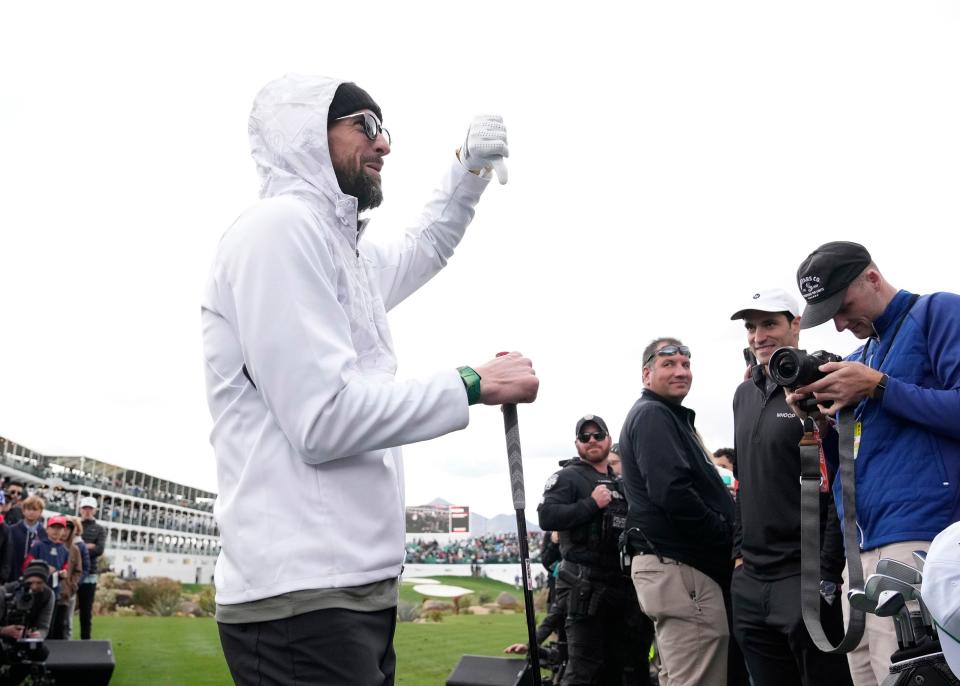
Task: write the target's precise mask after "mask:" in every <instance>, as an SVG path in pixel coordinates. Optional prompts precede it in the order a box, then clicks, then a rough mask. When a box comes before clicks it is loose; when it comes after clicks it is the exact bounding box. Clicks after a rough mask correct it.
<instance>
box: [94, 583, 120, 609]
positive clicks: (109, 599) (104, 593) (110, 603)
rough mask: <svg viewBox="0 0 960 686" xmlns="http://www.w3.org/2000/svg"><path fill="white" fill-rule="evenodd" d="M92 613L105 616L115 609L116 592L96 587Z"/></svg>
mask: <svg viewBox="0 0 960 686" xmlns="http://www.w3.org/2000/svg"><path fill="white" fill-rule="evenodd" d="M93 605H94V611H95V612H96V613H97V614H106V613H108V612H113V611H114V610H116V609H117V592H116V591H115V590H113V589H112V588H100V587H99V586H98V587H97V591H96V594H95V595H94V597H93Z"/></svg>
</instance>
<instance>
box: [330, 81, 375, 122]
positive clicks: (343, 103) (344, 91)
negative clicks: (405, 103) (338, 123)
mask: <svg viewBox="0 0 960 686" xmlns="http://www.w3.org/2000/svg"><path fill="white" fill-rule="evenodd" d="M360 110H372V111H373V113H374V114H375V115H377V119H379V120H380V123H381V124H382V123H383V114H382V113H381V112H380V106H379V105H377V103H375V102H374V101H373V98H371V97H370V94H369V93H367V91H365V90H363V89H362V88H361V87H360V86H358V85H357V84H355V83H349V82H347V83H341V84H340V86H339V87H338V88H337V92H336V93H334V94H333V100H332V101H331V102H330V110H329V112H328V113H327V126H329V125H330V124H332V123H333V121H334V120H335V119H338V118H339V117H345V116H347V115H348V114H353V113H354V112H359V111H360Z"/></svg>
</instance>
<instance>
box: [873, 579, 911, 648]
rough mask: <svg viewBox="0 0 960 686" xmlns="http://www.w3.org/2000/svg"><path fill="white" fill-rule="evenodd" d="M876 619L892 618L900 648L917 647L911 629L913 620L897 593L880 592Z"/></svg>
mask: <svg viewBox="0 0 960 686" xmlns="http://www.w3.org/2000/svg"><path fill="white" fill-rule="evenodd" d="M875 614H876V615H877V616H878V617H892V618H893V623H894V626H895V628H896V631H897V643H898V644H899V645H900V647H901V648H905V647H913V646H915V645H917V634H916V632H915V631H914V629H913V619H912V618H911V617H910V611H909V610H908V609H907V601H906V600H905V599H904V597H903V594H902V593H900V592H899V591H881V592H880V596H879V597H878V598H877V611H876V613H875Z"/></svg>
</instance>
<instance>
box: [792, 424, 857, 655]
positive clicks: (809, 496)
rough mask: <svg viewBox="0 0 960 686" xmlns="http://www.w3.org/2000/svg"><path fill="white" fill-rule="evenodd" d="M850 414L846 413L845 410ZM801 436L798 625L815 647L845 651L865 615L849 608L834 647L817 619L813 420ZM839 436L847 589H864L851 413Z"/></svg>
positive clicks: (816, 458) (817, 444) (817, 533)
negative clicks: (843, 629) (838, 641)
mask: <svg viewBox="0 0 960 686" xmlns="http://www.w3.org/2000/svg"><path fill="white" fill-rule="evenodd" d="M848 414H849V413H848ZM803 428H804V434H803V438H802V439H800V603H801V610H802V614H803V623H804V624H805V625H806V627H807V632H808V633H809V634H810V638H811V639H812V640H813V642H814V643H815V644H816V646H817V648H819V649H820V650H822V651H823V652H825V653H849V652H850V651H851V650H853V649H854V648H856V647H857V646H858V645H859V644H860V639H861V638H863V629H864V621H865V615H864V613H863V611H862V610H857V609H856V608H853V607H851V608H850V616H849V618H848V620H847V626H846V631H845V632H844V635H843V639H842V640H841V641H840V643H839V644H837V645H834V644H833V643H832V642H831V641H830V639H829V638H827V635H826V633H825V632H824V630H823V624H822V622H821V619H820V485H821V483H822V479H823V476H822V474H821V472H820V449H821V447H820V435H819V433H818V432H817V431H816V424H815V423H814V421H813V419H811V418H810V417H807V419H806V420H805V421H804V427H803ZM837 431H838V432H839V434H840V479H841V484H842V486H843V488H842V489H841V493H842V496H843V547H844V549H845V550H846V555H847V582H848V584H849V588H863V565H862V564H861V562H860V542H859V541H858V540H857V519H856V512H857V498H856V488H857V486H856V475H855V468H854V461H853V438H854V436H853V431H854V422H853V417H849V418H848V419H847V420H846V421H843V420H842V419H841V421H840V422H839V424H837Z"/></svg>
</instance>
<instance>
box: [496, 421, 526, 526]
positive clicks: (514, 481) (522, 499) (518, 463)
mask: <svg viewBox="0 0 960 686" xmlns="http://www.w3.org/2000/svg"><path fill="white" fill-rule="evenodd" d="M501 409H502V410H503V432H504V435H505V436H506V438H507V464H508V465H509V467H510V490H511V492H512V493H513V508H514V509H515V510H523V509H525V508H526V506H527V504H526V496H525V495H524V492H523V458H522V457H521V455H520V425H519V422H518V420H517V406H516V405H502V406H501Z"/></svg>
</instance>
